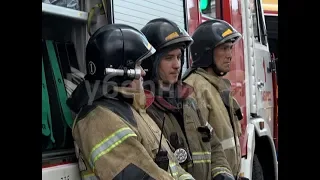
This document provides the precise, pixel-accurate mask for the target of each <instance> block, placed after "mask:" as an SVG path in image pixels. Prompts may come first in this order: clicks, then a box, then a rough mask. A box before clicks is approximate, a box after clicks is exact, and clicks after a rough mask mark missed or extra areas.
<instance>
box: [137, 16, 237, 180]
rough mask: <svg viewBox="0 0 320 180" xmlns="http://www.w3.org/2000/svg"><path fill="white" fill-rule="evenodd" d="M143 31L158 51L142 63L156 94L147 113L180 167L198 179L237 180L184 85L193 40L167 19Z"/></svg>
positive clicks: (155, 21) (147, 79) (154, 21)
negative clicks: (184, 69) (187, 53)
mask: <svg viewBox="0 0 320 180" xmlns="http://www.w3.org/2000/svg"><path fill="white" fill-rule="evenodd" d="M141 31H142V33H144V34H145V36H146V37H147V39H148V41H149V42H150V43H151V44H152V46H153V47H154V48H155V49H156V51H157V52H156V53H155V54H154V55H152V56H151V57H150V58H148V60H146V61H144V62H142V66H143V67H144V68H146V69H148V74H147V75H146V76H145V78H144V80H145V81H144V84H145V88H146V89H150V90H152V91H153V92H154V93H155V95H156V98H155V101H154V103H153V104H152V105H151V106H150V107H149V108H148V109H147V113H148V114H149V115H150V116H151V117H152V118H153V120H154V121H155V122H156V123H157V124H158V126H159V127H160V128H161V129H162V128H163V129H164V135H165V137H166V138H167V139H168V140H169V142H170V144H171V148H172V151H174V154H175V155H176V157H177V159H178V161H179V163H180V165H181V166H182V167H184V168H185V170H187V171H188V172H189V173H191V174H192V176H193V177H194V178H195V179H202V180H212V179H230V180H232V179H234V178H233V176H232V173H231V170H230V167H229V165H228V162H227V159H226V157H225V155H224V152H223V149H222V146H221V144H220V142H219V140H218V138H217V136H216V135H215V133H214V131H212V127H211V126H210V125H209V124H208V123H207V121H206V119H203V118H202V117H201V116H199V115H198V113H197V111H198V106H197V104H196V102H195V100H194V99H192V98H190V94H192V92H193V90H192V88H191V87H190V86H188V85H186V84H185V83H182V82H181V73H182V72H181V68H182V66H183V61H184V57H183V54H184V51H185V49H186V48H188V47H189V46H190V44H192V42H193V40H192V38H191V37H190V36H189V34H188V33H187V32H186V31H185V30H184V29H182V28H180V27H179V26H178V25H177V24H176V23H174V22H172V21H170V20H168V19H164V18H158V19H154V20H151V21H150V22H148V23H147V24H146V25H145V26H144V27H143V28H142V30H141Z"/></svg>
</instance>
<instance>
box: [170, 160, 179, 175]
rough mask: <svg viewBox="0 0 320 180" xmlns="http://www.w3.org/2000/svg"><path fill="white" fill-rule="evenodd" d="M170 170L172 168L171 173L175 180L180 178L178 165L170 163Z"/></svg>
mask: <svg viewBox="0 0 320 180" xmlns="http://www.w3.org/2000/svg"><path fill="white" fill-rule="evenodd" d="M169 168H170V171H171V176H172V177H174V178H175V179H177V178H178V168H177V165H176V163H174V162H170V163H169Z"/></svg>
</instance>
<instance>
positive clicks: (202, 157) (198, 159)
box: [192, 152, 211, 164]
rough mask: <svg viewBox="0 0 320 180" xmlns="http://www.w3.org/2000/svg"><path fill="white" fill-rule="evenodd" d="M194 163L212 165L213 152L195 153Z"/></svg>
mask: <svg viewBox="0 0 320 180" xmlns="http://www.w3.org/2000/svg"><path fill="white" fill-rule="evenodd" d="M192 159H193V163H195V164H196V163H211V152H193V153H192Z"/></svg>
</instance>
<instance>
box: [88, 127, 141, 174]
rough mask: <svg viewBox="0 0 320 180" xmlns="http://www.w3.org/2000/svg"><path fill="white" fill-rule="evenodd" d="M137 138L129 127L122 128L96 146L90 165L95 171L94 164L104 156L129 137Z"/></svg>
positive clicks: (91, 154) (92, 152)
mask: <svg viewBox="0 0 320 180" xmlns="http://www.w3.org/2000/svg"><path fill="white" fill-rule="evenodd" d="M132 136H137V135H136V134H135V133H134V132H133V131H132V130H131V129H130V128H129V127H125V128H121V129H119V130H118V131H116V132H115V133H113V134H111V135H110V136H108V137H107V138H105V139H104V140H102V141H101V142H100V143H99V144H97V145H96V146H94V148H93V149H92V150H91V153H90V156H89V157H90V159H89V163H90V166H91V167H92V169H94V163H95V162H96V161H97V160H98V159H99V158H100V157H101V156H103V155H104V154H106V153H108V152H110V151H111V150H112V149H114V148H115V147H116V146H118V145H119V144H121V143H122V142H123V141H125V140H126V139H127V138H128V137H132Z"/></svg>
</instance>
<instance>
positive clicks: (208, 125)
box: [205, 122, 213, 132]
mask: <svg viewBox="0 0 320 180" xmlns="http://www.w3.org/2000/svg"><path fill="white" fill-rule="evenodd" d="M205 126H207V127H208V128H209V130H210V132H212V130H213V128H212V126H211V125H210V124H209V123H208V122H206V125H205Z"/></svg>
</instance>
